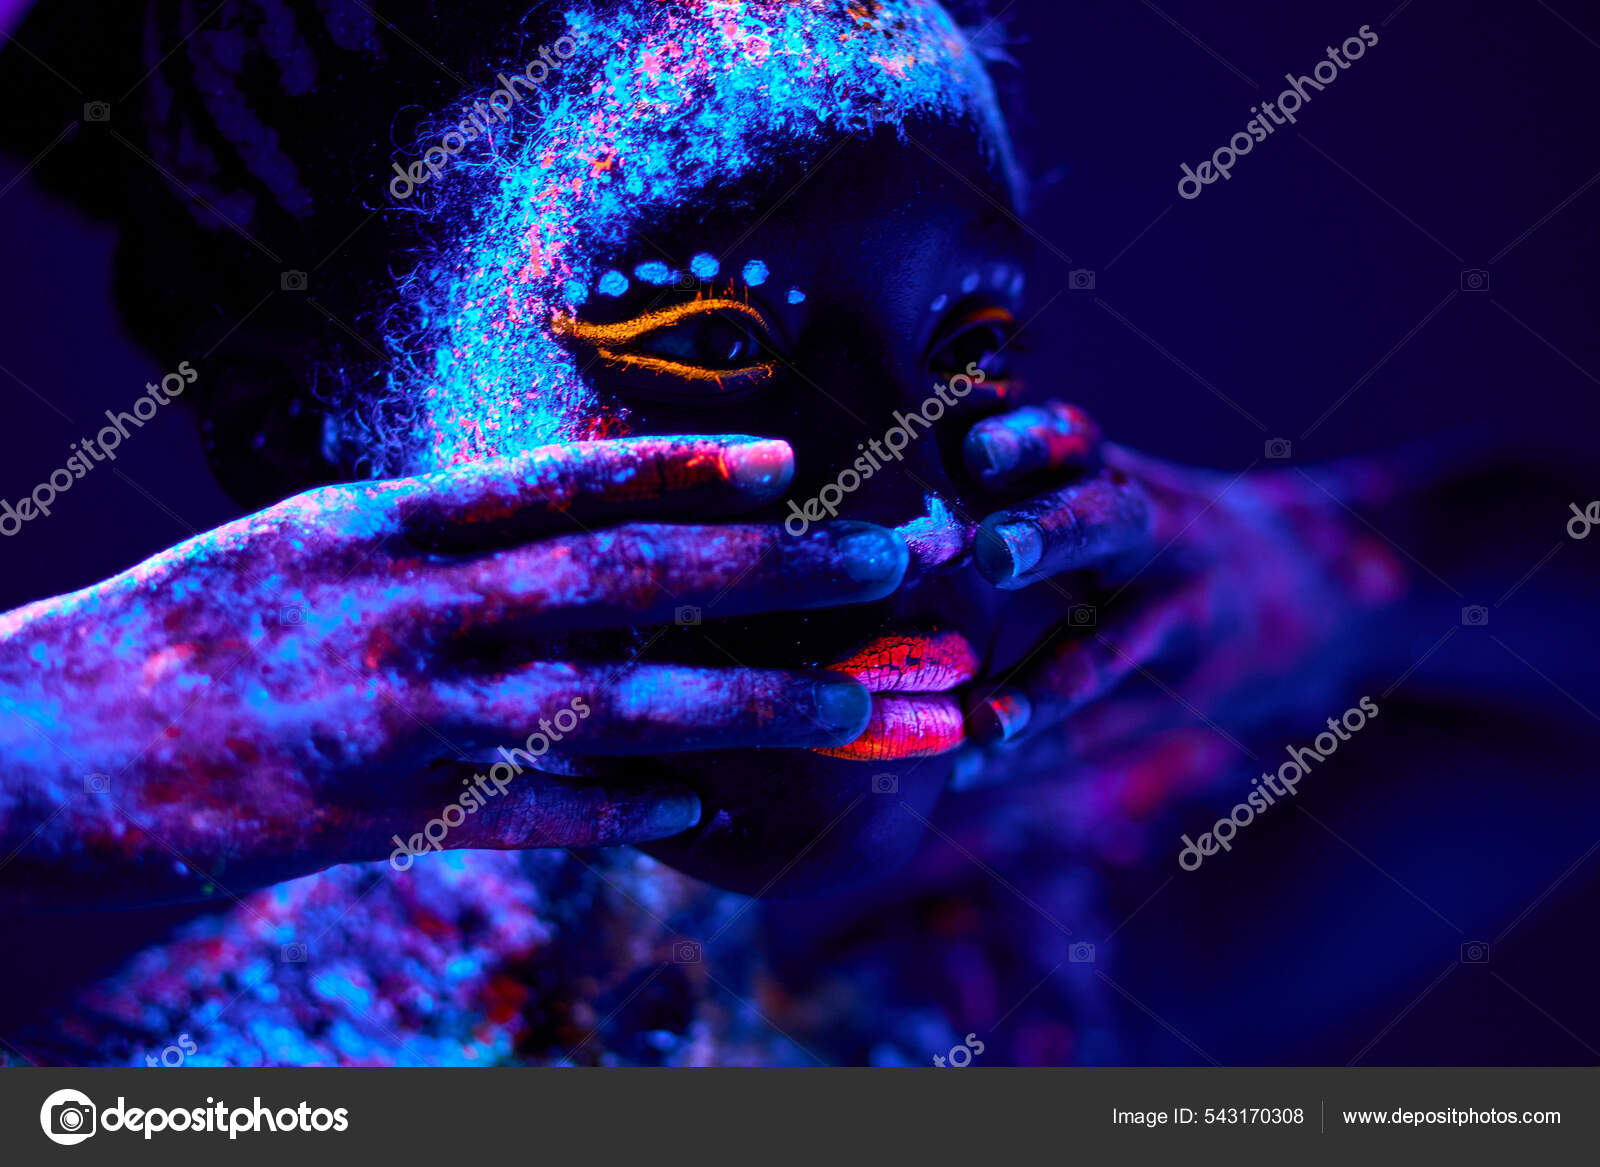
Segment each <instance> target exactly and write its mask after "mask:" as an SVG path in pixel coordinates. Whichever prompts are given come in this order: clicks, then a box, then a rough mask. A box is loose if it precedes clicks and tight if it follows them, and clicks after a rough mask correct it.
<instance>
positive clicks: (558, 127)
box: [507, 0, 1009, 245]
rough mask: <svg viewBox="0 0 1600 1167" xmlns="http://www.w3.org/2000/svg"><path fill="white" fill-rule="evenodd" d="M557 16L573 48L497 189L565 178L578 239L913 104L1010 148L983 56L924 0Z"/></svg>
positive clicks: (518, 189) (627, 3)
mask: <svg viewBox="0 0 1600 1167" xmlns="http://www.w3.org/2000/svg"><path fill="white" fill-rule="evenodd" d="M567 23H568V35H570V36H571V37H572V38H573V39H574V40H575V41H576V42H577V43H578V45H579V46H580V57H579V59H578V62H577V67H576V69H574V70H573V76H572V77H570V78H568V79H567V80H568V82H569V87H568V88H567V90H566V91H565V92H564V93H563V94H562V95H561V96H560V98H558V99H557V101H555V102H554V103H553V105H552V107H551V108H550V109H549V110H548V112H547V113H546V115H545V117H544V119H543V126H542V132H541V134H540V139H541V140H540V142H539V147H540V150H539V154H538V160H539V171H540V173H538V174H533V173H528V172H525V177H526V178H527V179H528V180H530V181H529V185H528V186H526V187H524V186H523V185H522V184H518V183H512V184H511V189H510V190H509V191H508V192H507V193H508V195H509V196H510V197H511V199H512V200H513V201H515V200H517V199H519V198H521V197H523V196H524V195H534V194H535V192H536V191H538V190H539V189H540V188H541V187H542V188H543V189H549V188H550V187H551V186H560V187H564V188H565V189H566V190H567V192H568V193H569V196H570V197H568V198H567V199H565V200H563V201H564V202H565V203H566V205H567V209H568V210H569V211H570V212H571V218H570V221H569V222H568V223H566V224H563V226H565V227H566V228H567V229H568V231H569V232H570V238H571V239H572V241H573V243H574V244H577V245H594V244H599V245H604V244H607V243H615V242H617V241H618V239H617V236H618V235H619V234H620V233H621V232H623V231H625V230H626V229H627V228H628V227H629V226H631V225H632V224H634V223H636V222H637V221H638V220H639V219H640V218H641V216H644V215H647V214H656V213H660V212H663V211H670V210H671V209H672V208H673V207H674V206H675V205H676V204H680V203H682V202H684V201H686V200H690V199H693V198H695V197H696V196H697V194H698V193H699V192H700V191H702V190H703V189H704V188H706V187H707V186H710V185H713V184H724V183H728V182H732V181H738V180H741V179H748V178H749V177H750V176H752V175H758V174H761V173H763V172H765V171H769V170H773V169H775V168H777V167H778V166H779V165H780V164H788V165H793V164H795V163H796V162H803V161H806V160H809V159H812V158H815V157H818V156H820V155H821V154H822V153H824V152H825V151H826V150H827V149H829V148H830V147H832V146H837V144H838V143H839V141H840V139H841V137H842V136H844V135H848V134H850V133H855V132H864V131H871V130H876V129H880V128H883V127H899V126H901V125H903V124H904V123H906V122H907V121H908V120H910V119H913V118H920V119H929V120H938V121H946V120H951V119H962V120H969V121H971V122H973V123H975V124H977V125H979V126H981V127H982V136H983V138H984V139H985V140H986V141H988V142H990V143H992V144H993V146H994V149H995V150H996V151H997V152H998V153H1001V154H1004V153H1005V152H1006V151H1007V146H1006V144H1005V134H1004V130H1003V127H1002V126H1001V124H1000V119H999V117H998V114H997V113H996V109H995V104H994V99H993V94H992V92H991V90H990V87H989V82H988V79H987V77H986V75H985V74H984V71H983V69H982V66H981V62H980V61H979V60H978V59H977V56H976V54H975V53H974V51H973V50H972V47H971V46H970V45H969V43H968V42H967V40H966V38H965V36H964V35H963V34H962V33H961V31H960V30H959V29H958V28H957V27H956V26H955V25H954V23H953V22H952V21H951V20H950V18H949V17H948V15H947V14H946V13H945V12H944V10H943V9H942V8H941V7H939V5H938V4H936V3H933V2H931V0H787V2H770V0H769V2H754V0H682V2H665V3H664V2H662V0H623V2H619V3H612V4H608V5H604V6H601V7H598V8H593V9H587V10H576V11H573V12H570V13H569V14H568V18H567ZM1004 164H1006V165H1009V156H1007V157H1006V158H1005V159H1004ZM551 226H552V227H555V226H557V225H556V224H551ZM580 241H581V242H580Z"/></svg>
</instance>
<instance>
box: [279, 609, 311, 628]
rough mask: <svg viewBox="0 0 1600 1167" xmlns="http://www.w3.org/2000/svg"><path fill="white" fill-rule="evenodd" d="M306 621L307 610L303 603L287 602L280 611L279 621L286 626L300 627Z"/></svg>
mask: <svg viewBox="0 0 1600 1167" xmlns="http://www.w3.org/2000/svg"><path fill="white" fill-rule="evenodd" d="M305 622H306V610H305V607H304V606H303V605H301V604H285V605H284V606H283V607H282V608H281V609H279V611H278V623H279V624H282V625H283V626H284V627H285V628H299V627H300V626H301V625H302V624H304V623H305Z"/></svg>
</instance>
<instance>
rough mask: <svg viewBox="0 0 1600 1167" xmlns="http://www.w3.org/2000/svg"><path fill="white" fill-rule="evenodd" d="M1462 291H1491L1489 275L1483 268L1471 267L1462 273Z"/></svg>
mask: <svg viewBox="0 0 1600 1167" xmlns="http://www.w3.org/2000/svg"><path fill="white" fill-rule="evenodd" d="M1461 290H1462V291H1463V292H1487V291H1488V290H1489V273H1488V272H1486V271H1484V270H1483V269H1482V268H1481V267H1469V268H1468V269H1467V270H1466V271H1464V272H1462V273H1461Z"/></svg>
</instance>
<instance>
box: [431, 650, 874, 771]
mask: <svg viewBox="0 0 1600 1167" xmlns="http://www.w3.org/2000/svg"><path fill="white" fill-rule="evenodd" d="M428 707H429V717H428V720H429V722H430V723H436V724H438V726H439V727H440V729H441V730H443V731H444V733H445V734H446V736H448V737H451V738H452V739H453V740H455V739H461V740H465V741H467V742H470V743H472V744H473V745H474V746H477V747H482V748H484V749H485V750H488V749H491V748H495V747H498V749H496V752H495V755H494V757H496V758H498V760H500V761H503V762H508V763H509V762H517V761H520V762H522V763H523V764H525V765H530V766H531V765H534V764H535V763H536V762H537V760H538V759H539V758H540V757H542V756H544V755H545V754H546V753H550V752H552V751H553V752H555V753H557V754H584V755H599V756H629V755H646V754H661V753H681V752H685V751H693V750H725V749H758V748H775V749H776V748H783V749H803V748H810V747H834V746H840V745H842V744H844V743H847V742H849V741H852V740H853V739H855V738H857V737H859V736H860V735H861V732H862V730H864V729H865V728H866V726H867V719H868V715H869V714H870V713H871V711H872V698H871V696H870V694H869V693H868V692H867V690H866V687H865V686H863V685H861V684H860V683H858V682H856V681H854V680H851V679H850V678H849V677H846V676H844V675H843V674H841V673H831V672H823V671H820V670H819V671H816V672H793V673H791V672H781V671H777V670H771V669H705V668H689V667H686V666H679V665H642V664H636V665H617V666H608V665H569V664H544V663H541V664H535V665H530V666H528V667H527V668H525V669H522V670H520V671H519V672H517V673H516V674H515V675H513V676H509V677H502V678H498V679H495V680H492V681H483V682H462V683H457V684H443V683H441V684H436V685H435V686H434V688H433V690H432V695H431V697H430V698H429V699H428Z"/></svg>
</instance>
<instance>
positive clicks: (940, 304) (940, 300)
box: [928, 292, 950, 312]
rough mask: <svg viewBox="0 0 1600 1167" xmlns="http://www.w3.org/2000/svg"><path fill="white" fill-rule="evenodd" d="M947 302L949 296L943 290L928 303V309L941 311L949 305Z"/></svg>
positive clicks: (948, 301)
mask: <svg viewBox="0 0 1600 1167" xmlns="http://www.w3.org/2000/svg"><path fill="white" fill-rule="evenodd" d="M949 303H950V297H949V296H947V295H945V294H944V293H943V292H940V293H939V294H938V295H937V296H935V297H934V300H933V303H932V304H930V305H928V307H929V309H930V310H931V311H934V312H943V311H944V310H945V308H946V307H947V306H948V305H949Z"/></svg>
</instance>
